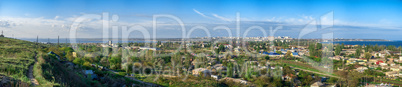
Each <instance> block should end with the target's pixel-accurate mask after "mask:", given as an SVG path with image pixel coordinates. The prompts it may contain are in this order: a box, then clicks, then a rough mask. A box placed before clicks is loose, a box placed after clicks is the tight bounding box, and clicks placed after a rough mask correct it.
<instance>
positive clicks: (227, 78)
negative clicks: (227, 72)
mask: <svg viewBox="0 0 402 87" xmlns="http://www.w3.org/2000/svg"><path fill="white" fill-rule="evenodd" d="M224 79H225V80H232V81H233V82H236V83H240V84H243V85H247V84H248V82H247V81H246V80H241V79H234V78H230V77H226V78H224Z"/></svg>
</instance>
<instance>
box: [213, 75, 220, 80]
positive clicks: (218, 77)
mask: <svg viewBox="0 0 402 87" xmlns="http://www.w3.org/2000/svg"><path fill="white" fill-rule="evenodd" d="M211 77H212V78H214V79H215V80H219V79H221V76H218V75H211Z"/></svg>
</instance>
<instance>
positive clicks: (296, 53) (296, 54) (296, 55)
mask: <svg viewBox="0 0 402 87" xmlns="http://www.w3.org/2000/svg"><path fill="white" fill-rule="evenodd" d="M292 56H294V57H299V56H300V55H299V53H298V52H292Z"/></svg>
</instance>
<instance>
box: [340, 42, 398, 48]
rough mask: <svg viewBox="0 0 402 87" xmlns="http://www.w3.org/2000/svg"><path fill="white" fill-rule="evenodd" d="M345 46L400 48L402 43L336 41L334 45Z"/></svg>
mask: <svg viewBox="0 0 402 87" xmlns="http://www.w3.org/2000/svg"><path fill="white" fill-rule="evenodd" d="M342 43H344V44H345V45H376V44H377V45H385V46H389V45H394V46H396V47H399V46H402V41H337V42H334V44H342Z"/></svg>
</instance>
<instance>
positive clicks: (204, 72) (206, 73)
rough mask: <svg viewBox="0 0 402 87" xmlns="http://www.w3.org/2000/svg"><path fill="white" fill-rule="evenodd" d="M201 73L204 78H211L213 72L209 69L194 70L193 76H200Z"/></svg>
mask: <svg viewBox="0 0 402 87" xmlns="http://www.w3.org/2000/svg"><path fill="white" fill-rule="evenodd" d="M201 72H202V73H203V74H204V76H210V75H211V70H208V69H205V68H197V69H194V70H193V71H192V74H193V75H194V76H199V75H200V73H201Z"/></svg>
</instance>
